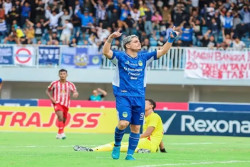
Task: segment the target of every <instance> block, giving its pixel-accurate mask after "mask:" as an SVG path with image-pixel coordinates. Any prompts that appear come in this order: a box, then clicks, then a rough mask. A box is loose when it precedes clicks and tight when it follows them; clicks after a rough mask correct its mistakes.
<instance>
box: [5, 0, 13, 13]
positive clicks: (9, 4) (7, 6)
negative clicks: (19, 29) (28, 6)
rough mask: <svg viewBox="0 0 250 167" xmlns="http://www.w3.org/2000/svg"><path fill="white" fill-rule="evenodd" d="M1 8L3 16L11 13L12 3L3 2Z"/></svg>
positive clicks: (8, 1)
mask: <svg viewBox="0 0 250 167" xmlns="http://www.w3.org/2000/svg"><path fill="white" fill-rule="evenodd" d="M3 8H4V12H5V15H7V14H8V13H9V12H10V11H11V8H12V2H11V1H10V0H5V1H4V3H3Z"/></svg>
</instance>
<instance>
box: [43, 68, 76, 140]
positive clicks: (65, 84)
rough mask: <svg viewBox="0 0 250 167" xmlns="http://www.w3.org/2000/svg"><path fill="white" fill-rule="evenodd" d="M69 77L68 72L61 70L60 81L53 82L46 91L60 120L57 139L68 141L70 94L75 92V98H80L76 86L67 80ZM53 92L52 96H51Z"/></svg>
mask: <svg viewBox="0 0 250 167" xmlns="http://www.w3.org/2000/svg"><path fill="white" fill-rule="evenodd" d="M67 76H68V73H67V70H65V69H61V70H59V77H60V80H58V81H54V82H51V84H50V85H49V86H48V89H47V90H46V94H47V95H48V97H49V98H50V100H51V102H52V103H53V106H54V110H55V112H56V115H57V118H58V122H59V124H58V128H59V129H58V134H57V135H56V138H57V139H66V136H65V134H64V126H65V122H66V120H67V114H68V110H69V106H70V94H71V92H73V94H72V96H73V97H74V98H77V97H78V95H79V94H78V92H77V90H76V87H75V85H74V84H73V83H72V82H69V81H67V80H66V78H67ZM51 92H52V95H51Z"/></svg>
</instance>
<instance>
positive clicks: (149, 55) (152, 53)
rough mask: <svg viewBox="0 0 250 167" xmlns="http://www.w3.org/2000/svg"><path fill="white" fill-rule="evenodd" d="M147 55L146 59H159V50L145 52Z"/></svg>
mask: <svg viewBox="0 0 250 167" xmlns="http://www.w3.org/2000/svg"><path fill="white" fill-rule="evenodd" d="M145 56H146V60H149V59H151V58H152V57H153V60H156V59H157V51H153V52H149V53H145Z"/></svg>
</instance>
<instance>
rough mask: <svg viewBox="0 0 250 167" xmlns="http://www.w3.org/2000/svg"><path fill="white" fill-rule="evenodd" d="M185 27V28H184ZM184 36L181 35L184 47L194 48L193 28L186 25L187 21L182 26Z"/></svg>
mask: <svg viewBox="0 0 250 167" xmlns="http://www.w3.org/2000/svg"><path fill="white" fill-rule="evenodd" d="M183 25H184V26H183ZM180 27H182V28H181V31H182V34H181V40H182V44H183V46H192V43H193V28H191V26H190V25H189V24H187V23H186V21H184V22H182V24H181V25H180Z"/></svg>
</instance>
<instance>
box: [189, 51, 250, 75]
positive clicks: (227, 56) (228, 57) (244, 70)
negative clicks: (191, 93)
mask: <svg viewBox="0 0 250 167" xmlns="http://www.w3.org/2000/svg"><path fill="white" fill-rule="evenodd" d="M184 72H185V77H188V78H200V79H219V80H237V79H250V52H249V51H232V50H230V51H226V50H207V49H200V48H195V49H192V48H187V49H186V66H185V71H184Z"/></svg>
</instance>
